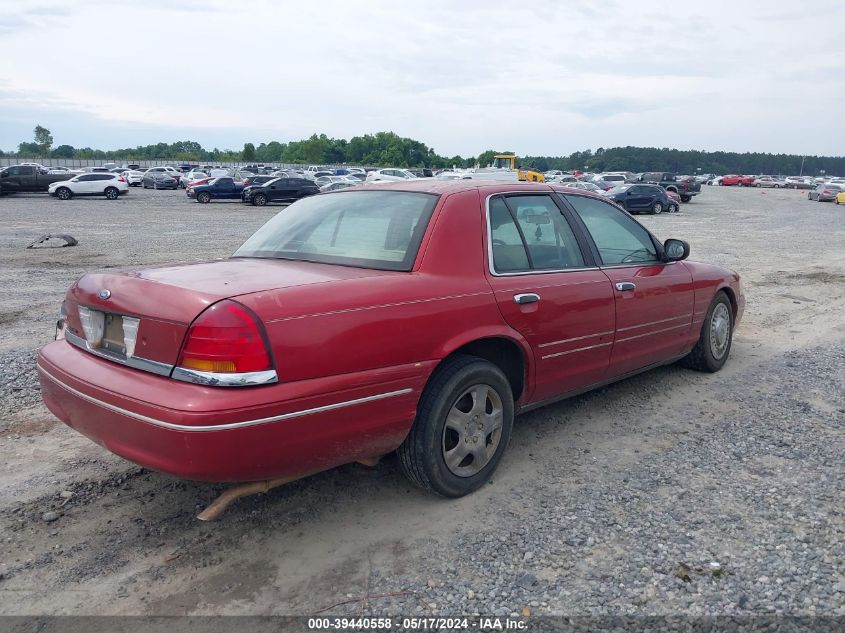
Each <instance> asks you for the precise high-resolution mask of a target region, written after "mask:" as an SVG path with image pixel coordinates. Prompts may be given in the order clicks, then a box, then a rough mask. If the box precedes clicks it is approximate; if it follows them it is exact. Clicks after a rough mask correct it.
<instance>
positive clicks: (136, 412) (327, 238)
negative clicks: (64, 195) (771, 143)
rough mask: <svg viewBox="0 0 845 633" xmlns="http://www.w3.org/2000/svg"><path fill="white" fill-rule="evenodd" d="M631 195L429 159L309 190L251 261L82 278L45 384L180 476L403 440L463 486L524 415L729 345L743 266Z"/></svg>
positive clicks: (427, 465)
mask: <svg viewBox="0 0 845 633" xmlns="http://www.w3.org/2000/svg"><path fill="white" fill-rule="evenodd" d="M688 254H689V245H688V244H687V243H686V242H683V241H681V240H675V239H670V240H666V241H665V242H661V241H659V240H658V239H657V238H656V237H654V236H653V235H652V234H651V233H649V231H648V230H646V229H645V228H644V227H643V226H642V225H640V224H639V223H638V222H637V221H636V220H634V219H633V218H632V217H631V216H630V215H629V214H628V213H626V212H625V211H624V210H622V209H621V208H619V207H618V206H616V205H615V204H613V203H611V202H609V201H607V200H606V199H603V198H601V197H599V196H595V195H592V194H589V193H587V192H585V191H583V190H580V189H567V188H565V187H560V186H550V185H544V184H517V183H512V184H511V183H507V184H505V183H484V182H478V181H467V180H462V181H435V180H431V179H428V180H419V181H409V182H403V183H393V184H378V185H373V186H368V187H366V188H362V189H352V190H344V191H339V192H336V193H328V194H320V195H317V196H313V197H309V198H306V199H304V200H301V201H299V202H296V203H295V204H293V205H291V206H290V207H289V208H287V209H285V210H284V211H282V212H281V213H279V214H278V215H277V216H275V217H274V218H273V219H271V220H270V221H269V222H268V223H267V224H266V225H264V226H263V227H262V228H261V229H259V230H258V231H257V232H256V233H255V234H254V235H253V236H252V237H250V238H249V239H248V240H247V241H246V242H245V243H244V244H243V246H241V248H240V249H238V251H237V252H236V253H235V254H234V255H233V256H232V257H231V258H229V259H227V260H223V261H214V262H209V263H201V264H191V265H178V266H170V267H163V268H152V269H145V270H139V271H136V272H130V273H126V272H123V273H114V272H109V273H97V274H89V275H86V276H84V277H82V278H81V279H80V280H79V281H78V282H77V283H75V284H74V285H73V286H72V287H71V288H70V290H69V291H68V293H67V297H66V299H65V301H64V303H63V306H62V321H60V326H61V327H60V334H59V336H58V338H59V340H57V341H56V342H54V343H51V344H49V345H47V346H46V347H44V348H43V349H42V350H41V352H40V354H39V357H38V370H39V376H40V379H41V385H42V389H43V397H44V401H45V402H46V404H47V406H48V407H49V408H50V410H51V411H52V412H53V413H54V414H55V415H56V416H58V417H59V418H60V419H61V420H62V421H64V422H65V423H66V424H68V425H69V426H71V427H73V428H74V429H77V430H78V431H79V432H81V433H83V434H85V435H87V436H88V437H90V438H91V439H92V440H94V441H95V442H97V443H99V444H101V445H102V446H104V447H105V448H107V449H108V450H110V451H112V452H114V453H117V454H118V455H121V456H123V457H125V458H126V459H129V460H132V461H133V462H136V463H138V464H141V465H143V466H146V467H149V468H151V469H154V470H158V471H161V472H165V473H170V474H172V475H175V476H177V477H183V478H189V479H197V480H208V481H259V480H265V479H272V478H287V477H294V476H302V475H306V474H309V473H314V472H316V471H320V470H324V469H328V468H332V467H334V466H338V465H340V464H345V463H349V462H354V461H361V460H363V461H368V460H370V459H372V458H376V457H379V456H381V455H384V454H386V453H389V452H391V451H398V454H399V457H400V459H399V462H400V464H401V467H402V469H403V470H404V471H405V473H406V474H407V475H408V477H409V478H410V479H411V480H412V481H413V482H415V483H417V484H419V485H420V486H422V487H423V488H426V489H428V490H432V491H434V492H436V493H439V494H441V495H445V496H460V495H463V494H466V493H469V492H471V491H473V490H475V489H477V488H478V487H479V486H481V485H482V484H483V483H484V482H485V481H487V479H488V478H489V477H490V475H491V473H492V471H493V470H494V468H495V467H496V465H497V463H498V462H499V460H500V459H501V457H502V453H503V452H504V450H505V448H506V446H507V444H508V440H509V438H510V434H511V427H512V424H513V418H514V415H515V414H518V413H520V412H523V411H527V410H529V409H533V408H535V407H539V406H542V405H544V404H546V403H549V402H554V401H556V400H559V399H561V398H565V397H567V396H571V395H574V394H578V393H581V392H584V391H586V390H588V389H592V388H595V387H598V386H601V385H606V384H608V383H611V382H613V381H616V380H619V379H622V378H625V377H628V376H631V375H633V374H636V373H638V372H641V371H644V370H647V369H650V368H653V367H657V366H660V365H665V364H668V363H672V362H675V361H677V360H681V359H683V360H684V362H685V363H686V365H687V366H689V367H692V368H695V369H698V370H702V371H711V372H712V371H717V370H719V369H720V368H721V367H722V366H723V364H724V363H725V361H726V360H727V358H728V354H729V353H730V349H731V341H732V335H733V332H734V328H735V327H736V325H737V323H738V322H739V320H740V318H741V316H742V313H743V308H744V305H745V299H744V297H743V294H742V291H741V289H740V283H739V276H738V275H737V274H736V273H733V272H731V271H728V270H725V269H724V268H720V267H718V266H714V265H711V264H701V263H693V262H689V261H685V260H686V258H687V255H688Z"/></svg>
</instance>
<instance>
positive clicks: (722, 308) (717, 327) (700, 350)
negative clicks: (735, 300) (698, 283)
mask: <svg viewBox="0 0 845 633" xmlns="http://www.w3.org/2000/svg"><path fill="white" fill-rule="evenodd" d="M733 329H734V314H733V306H731V301H730V299H728V296H727V295H726V294H725V293H724V292H723V291H721V290H720V291H719V292H717V293H716V296H715V297H713V301H712V302H711V303H710V307H709V308H708V309H707V315H706V316H705V317H704V323H703V324H702V325H701V334H700V335H699V337H698V342H697V343H696V344H695V347H693V348H692V351H691V352H690V353H689V355H687V356H686V357H685V358H684V359H683V360H682V361H681V362H682V363H683V364H684V365H685V366H686V367H689V368H690V369H695V370H696V371H706V372H711V373H712V372H717V371H719V370H720V369H721V368H722V367H723V366H724V364H725V362H726V361H727V360H728V356H729V355H730V353H731V344H732V343H733Z"/></svg>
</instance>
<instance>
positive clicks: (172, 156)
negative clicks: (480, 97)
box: [0, 125, 845, 175]
mask: <svg viewBox="0 0 845 633" xmlns="http://www.w3.org/2000/svg"><path fill="white" fill-rule="evenodd" d="M499 153H504V154H507V153H512V152H509V151H498V150H487V151H485V152H482V153H481V154H479V155H478V156H466V157H464V156H441V155H439V154H437V152H435V151H434V149H433V148H431V147H429V146H428V145H426V144H425V143H422V142H420V141H417V140H414V139H411V138H406V137H401V136H399V135H398V134H395V133H394V132H377V133H375V134H364V135H363V136H354V137H352V138H351V139H349V140H346V139H338V138H330V137H328V136H326V135H325V134H313V135H312V136H311V137H310V138H307V139H303V140H300V141H290V142H288V143H282V142H279V141H270V142H268V143H259V144H258V145H255V144H253V143H245V144H244V147H243V149H242V150H240V151H237V150H229V149H222V150H221V149H218V148H216V147H215V148H214V149H205V148H204V147H203V146H202V145H200V144H199V143H197V142H196V141H176V142H175V143H156V144H153V145H139V146H138V147H132V148H125V149H116V150H100V149H93V148H90V147H82V148H76V147H73V146H71V145H58V146H57V147H53V136H52V134H51V133H50V130H48V129H47V128H44V127H42V126H40V125H38V126H36V127H35V129H34V130H33V141H32V142H23V143H20V144H19V145H18V149H17V152H14V153H11V154H10V155H11V156H16V157H18V158H21V159H24V158H48V157H49V158H68V159H72V158H78V159H89V160H90V159H94V160H98V159H102V160H170V161H186V162H187V161H190V162H196V161H208V162H223V163H225V162H236V161H248V162H261V163H302V164H352V165H373V166H375V165H379V166H391V167H429V168H433V169H439V168H444V167H474V166H477V165H478V166H487V165H489V164H490V162H491V161H492V160H493V156H494V155H495V154H499ZM4 155H5V154H4V153H3V152H2V150H0V156H4ZM518 163H519V164H520V165H522V166H525V167H533V168H535V169H538V170H540V171H548V170H550V169H560V170H563V171H573V170H581V171H589V172H603V171H632V172H643V171H671V172H675V173H679V174H696V173H702V174H707V173H714V174H729V173H738V174H783V175H796V174H799V173H803V174H809V175H818V174H819V173H821V172H824V173H827V174H837V175H845V156H799V155H796V154H766V153H760V152H743V153H739V152H705V151H701V150H678V149H670V148H668V147H664V148H657V147H633V146H627V147H611V148H607V149H605V148H603V147H600V148H598V149H597V150H595V151H592V150H589V149H588V150H584V151H579V152H573V153H572V154H569V155H567V156H524V157H520V158H519V159H518Z"/></svg>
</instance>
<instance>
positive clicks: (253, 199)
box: [241, 178, 320, 207]
mask: <svg viewBox="0 0 845 633" xmlns="http://www.w3.org/2000/svg"><path fill="white" fill-rule="evenodd" d="M315 193H320V187H319V186H318V185H317V184H316V183H315V182H314V181H312V180H309V179H308V178H275V179H273V180H270V181H268V182H265V183H264V184H263V185H258V186H250V187H246V188H245V189H244V190H243V192H241V202H245V203H247V204H253V205H255V206H257V207H263V206H264V205H265V204H268V203H270V202H295V201H296V200H299V199H300V198H304V197H306V196H311V195H314V194H315Z"/></svg>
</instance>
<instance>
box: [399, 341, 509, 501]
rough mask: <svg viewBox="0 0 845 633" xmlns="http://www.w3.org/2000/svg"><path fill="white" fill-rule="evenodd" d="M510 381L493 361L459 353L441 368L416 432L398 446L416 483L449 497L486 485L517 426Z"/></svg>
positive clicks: (416, 423)
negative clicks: (514, 420) (514, 424)
mask: <svg viewBox="0 0 845 633" xmlns="http://www.w3.org/2000/svg"><path fill="white" fill-rule="evenodd" d="M513 417H514V402H513V393H512V392H511V387H510V383H509V382H508V380H507V378H506V377H505V375H504V374H503V373H502V371H501V370H500V369H499V368H498V367H497V366H496V365H493V364H492V363H490V362H488V361H486V360H484V359H481V358H477V357H475V356H464V355H460V356H455V357H454V358H451V359H449V360H446V361H445V362H444V363H443V364H442V365H441V366H440V367H438V368H437V370H435V372H434V374H433V375H432V377H431V379H430V380H429V381H428V384H427V385H426V387H425V389H424V390H423V393H422V396H421V398H420V403H419V407H418V408H417V417H416V419H415V420H414V425H413V426H412V427H411V431H410V433H408V436H407V437H406V438H405V441H404V442H402V445H401V446H400V447H399V448H398V449H397V454H398V456H399V464H400V466H401V468H402V471H403V473H404V474H405V476H406V477H407V478H408V479H409V480H410V481H411V482H413V483H414V484H416V485H417V486H419V487H420V488H423V489H424V490H428V491H430V492H434V493H436V494H438V495H441V496H444V497H462V496H464V495H466V494H469V493H471V492H473V491H475V490H477V489H478V488H480V487H481V486H483V485H484V484H485V483H486V482H487V481H488V480H489V479H490V476H491V475H492V473H493V471H494V470H495V469H496V466H497V465H498V463H499V461H500V460H501V458H502V455H503V454H504V452H505V449H506V448H507V445H508V441H509V440H510V436H511V429H512V428H513Z"/></svg>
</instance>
